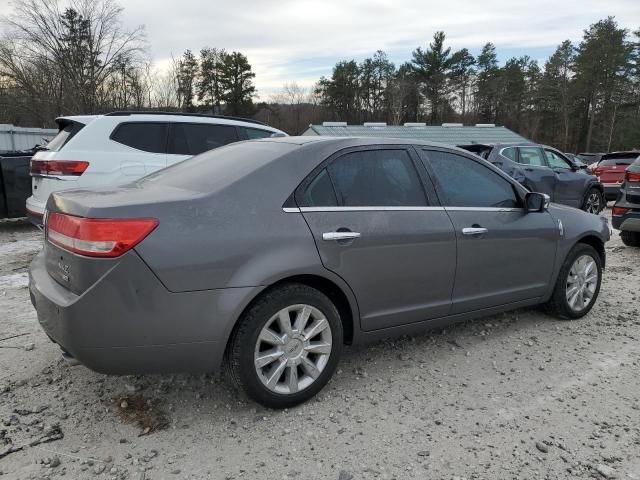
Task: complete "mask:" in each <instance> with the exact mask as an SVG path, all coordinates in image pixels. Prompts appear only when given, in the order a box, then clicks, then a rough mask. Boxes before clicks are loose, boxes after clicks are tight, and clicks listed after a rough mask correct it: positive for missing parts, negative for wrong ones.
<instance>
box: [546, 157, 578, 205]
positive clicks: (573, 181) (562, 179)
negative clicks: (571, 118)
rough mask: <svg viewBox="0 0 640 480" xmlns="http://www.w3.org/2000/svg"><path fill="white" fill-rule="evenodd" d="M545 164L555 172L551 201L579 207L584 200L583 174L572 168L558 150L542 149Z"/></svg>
mask: <svg viewBox="0 0 640 480" xmlns="http://www.w3.org/2000/svg"><path fill="white" fill-rule="evenodd" d="M544 154H545V156H546V159H547V164H548V165H549V168H551V169H552V170H553V171H554V173H555V174H556V182H555V186H554V189H553V192H554V194H553V197H552V198H553V201H554V202H558V203H563V204H565V205H570V206H572V207H576V208H580V207H581V206H582V203H583V200H584V195H585V193H586V192H585V191H584V187H585V184H586V181H585V174H584V173H582V172H581V171H576V170H575V169H574V168H572V163H571V162H570V161H569V160H568V159H567V158H566V157H565V156H564V155H561V154H560V153H559V152H556V151H554V150H552V149H550V148H545V149H544Z"/></svg>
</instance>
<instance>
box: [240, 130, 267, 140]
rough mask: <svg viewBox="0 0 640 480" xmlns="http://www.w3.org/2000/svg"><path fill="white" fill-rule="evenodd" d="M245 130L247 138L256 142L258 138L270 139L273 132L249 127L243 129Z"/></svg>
mask: <svg viewBox="0 0 640 480" xmlns="http://www.w3.org/2000/svg"><path fill="white" fill-rule="evenodd" d="M242 128H243V129H244V132H245V133H246V134H247V138H248V139H249V140H255V139H257V138H268V137H270V136H271V135H272V134H273V132H270V131H269V130H261V129H259V128H248V127H242Z"/></svg>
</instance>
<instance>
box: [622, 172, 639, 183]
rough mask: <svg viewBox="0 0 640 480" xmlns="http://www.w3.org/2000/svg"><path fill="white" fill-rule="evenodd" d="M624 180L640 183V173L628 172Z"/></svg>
mask: <svg viewBox="0 0 640 480" xmlns="http://www.w3.org/2000/svg"><path fill="white" fill-rule="evenodd" d="M624 178H625V179H626V180H627V182H640V173H638V172H626V173H625V174H624Z"/></svg>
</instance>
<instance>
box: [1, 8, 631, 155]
mask: <svg viewBox="0 0 640 480" xmlns="http://www.w3.org/2000/svg"><path fill="white" fill-rule="evenodd" d="M122 17H123V9H122V7H121V6H120V5H119V4H118V3H117V1H116V0H70V1H69V2H67V3H66V7H65V8H62V7H61V6H60V3H59V1H58V0H16V1H15V2H14V3H13V12H12V13H11V14H9V15H8V16H6V17H5V18H3V19H0V22H1V23H0V25H1V26H2V31H3V35H2V37H0V123H14V124H17V125H30V126H51V125H52V124H53V122H52V121H53V119H54V118H55V117H57V116H60V115H72V114H91V113H102V112H107V111H111V110H124V109H156V110H168V111H186V112H200V113H219V114H227V115H242V116H254V117H255V118H257V119H260V120H263V121H266V122H267V123H269V124H271V125H273V126H275V127H278V128H281V129H283V130H285V131H287V132H289V133H292V134H299V133H302V132H303V131H304V129H305V128H306V127H307V126H308V125H309V124H310V123H319V122H322V121H323V120H340V121H347V122H349V123H355V124H359V123H362V122H365V121H386V122H387V123H389V124H402V123H404V122H426V123H428V124H433V125H438V124H441V123H443V122H461V123H464V124H474V123H495V124H499V125H505V126H506V127H508V128H511V129H513V130H515V131H517V132H518V133H520V134H521V135H523V136H525V137H527V138H530V139H532V140H535V141H538V142H541V143H547V144H551V145H554V146H556V147H558V148H560V149H562V150H565V151H610V150H614V149H628V148H635V147H640V30H638V31H636V32H630V31H628V30H626V29H624V28H622V27H620V26H619V25H618V23H617V22H616V20H615V19H614V18H612V17H608V18H605V19H602V20H600V21H598V22H596V23H594V24H592V25H590V26H589V27H588V28H587V29H586V30H585V31H584V34H583V37H582V39H581V41H580V42H578V43H577V44H573V43H572V42H571V41H569V40H565V41H564V42H562V43H561V44H560V45H559V46H558V47H557V49H556V50H555V52H554V53H553V54H552V55H551V56H550V57H549V58H548V59H547V60H546V61H545V62H544V64H543V65H539V64H538V62H537V61H536V60H534V59H532V58H530V57H528V56H526V55H524V56H521V57H514V58H510V59H507V60H506V61H505V62H504V63H503V64H501V63H500V62H499V61H498V52H497V50H496V47H495V46H494V45H493V44H492V43H487V44H485V45H484V46H483V47H482V49H481V51H480V52H479V53H478V54H477V55H473V54H471V52H470V51H469V49H467V48H462V49H459V50H452V49H451V48H450V47H448V46H447V42H446V35H445V34H444V32H436V33H435V35H434V36H433V39H432V41H431V42H430V43H429V44H428V45H427V46H425V47H417V48H416V49H415V50H413V51H412V52H411V53H410V57H409V58H408V59H407V61H404V62H403V63H401V64H399V65H398V66H396V65H395V64H394V63H393V62H392V61H391V60H390V59H389V57H388V55H387V54H386V53H385V52H384V51H382V50H378V51H377V52H375V53H374V54H373V55H372V56H371V57H369V58H365V59H364V60H362V61H359V62H358V61H356V60H343V61H340V62H338V63H337V64H336V65H335V66H334V67H333V70H332V72H331V75H330V76H327V77H321V78H320V79H319V80H318V82H317V83H316V84H315V85H314V86H313V87H311V88H303V87H301V86H300V85H298V84H297V83H295V82H290V83H287V84H285V85H284V86H283V88H282V89H281V91H279V92H277V93H276V94H274V95H271V96H270V97H269V98H268V99H266V100H265V99H262V101H261V102H259V103H255V102H254V100H255V99H256V97H257V93H258V92H257V91H256V88H255V85H254V81H255V73H254V72H253V71H252V67H251V64H250V63H249V60H248V58H247V57H246V56H245V55H243V54H242V53H241V52H237V51H227V50H225V49H222V48H212V47H205V48H202V49H201V50H200V52H198V53H194V52H192V51H191V50H186V51H184V53H183V54H182V55H180V56H178V57H172V59H171V61H170V63H169V65H168V67H167V66H165V67H164V68H160V67H159V66H158V65H154V64H153V63H152V62H151V61H150V59H149V56H148V43H147V39H146V35H145V29H144V26H138V27H135V28H125V27H124V26H123V22H122Z"/></svg>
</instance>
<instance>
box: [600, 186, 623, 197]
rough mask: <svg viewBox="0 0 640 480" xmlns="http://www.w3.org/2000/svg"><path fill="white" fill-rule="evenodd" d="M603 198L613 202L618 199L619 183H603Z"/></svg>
mask: <svg viewBox="0 0 640 480" xmlns="http://www.w3.org/2000/svg"><path fill="white" fill-rule="evenodd" d="M602 186H603V187H604V196H605V198H606V199H607V200H615V199H616V198H617V197H618V192H619V191H620V187H621V184H619V183H603V184H602Z"/></svg>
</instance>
